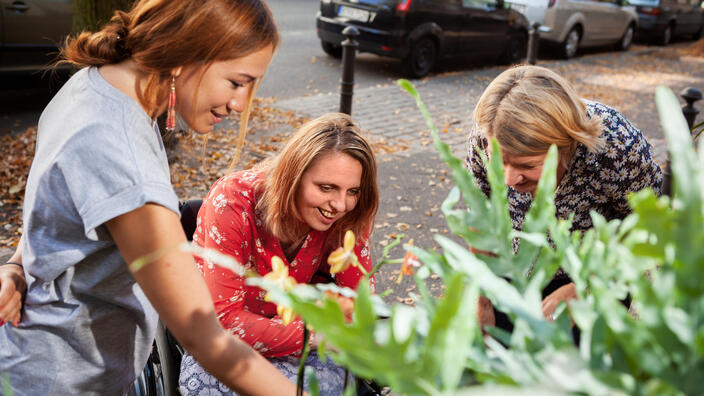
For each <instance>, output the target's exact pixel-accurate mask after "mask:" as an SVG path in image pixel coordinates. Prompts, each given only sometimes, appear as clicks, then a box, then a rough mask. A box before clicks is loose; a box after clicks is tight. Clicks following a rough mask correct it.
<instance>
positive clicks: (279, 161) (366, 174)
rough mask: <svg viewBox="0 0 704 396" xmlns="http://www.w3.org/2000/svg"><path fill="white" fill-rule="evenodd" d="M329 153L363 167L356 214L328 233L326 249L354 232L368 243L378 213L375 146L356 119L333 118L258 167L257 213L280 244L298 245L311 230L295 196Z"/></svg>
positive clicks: (305, 130) (309, 126)
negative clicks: (348, 233)
mask: <svg viewBox="0 0 704 396" xmlns="http://www.w3.org/2000/svg"><path fill="white" fill-rule="evenodd" d="M329 153H342V154H346V155H349V156H350V157H352V158H354V159H355V160H357V161H359V163H360V164H361V165H362V179H361V182H360V191H359V199H358V201H357V205H356V206H355V208H354V209H353V210H352V211H351V212H349V213H347V214H345V216H344V217H342V218H341V219H339V220H337V221H336V222H335V223H334V224H333V226H332V227H331V229H330V231H329V232H330V235H331V236H332V238H328V243H330V244H332V243H342V238H343V235H344V232H345V231H347V230H352V231H353V232H354V233H355V234H356V235H357V236H358V237H359V238H364V239H366V238H369V237H370V235H369V233H370V232H371V227H372V223H373V221H374V216H376V211H377V209H378V207H379V188H378V186H377V181H376V173H377V167H376V159H375V157H374V152H373V151H372V148H371V145H370V144H369V142H368V141H367V139H366V138H365V137H364V136H363V135H362V132H361V130H360V129H359V127H358V126H357V125H356V124H355V123H354V122H353V121H352V119H351V118H350V117H349V116H348V115H346V114H341V113H330V114H326V115H323V116H321V117H318V118H316V119H314V120H312V121H309V122H307V123H306V124H304V125H303V126H302V127H301V128H300V129H298V131H297V132H296V133H295V134H294V135H293V136H292V137H291V139H290V140H289V142H288V143H287V144H286V146H285V147H284V148H283V150H282V151H281V152H280V153H279V154H278V155H277V156H275V157H273V158H270V159H269V160H267V161H264V162H263V163H262V164H260V165H259V166H258V168H259V169H260V170H261V171H262V174H263V177H262V179H261V181H260V182H259V185H258V186H257V189H258V190H259V191H261V196H260V198H259V202H258V203H257V209H258V210H260V211H261V212H262V215H263V219H264V223H265V225H266V227H267V229H268V230H269V232H271V234H272V235H274V237H276V238H277V239H279V240H280V241H282V242H286V243H289V242H300V241H301V239H302V238H304V237H305V235H306V234H307V230H308V226H307V225H306V224H305V223H304V221H303V218H302V216H301V214H300V213H299V212H298V209H297V208H296V196H297V194H298V190H299V188H300V185H301V178H302V176H303V174H304V173H305V172H306V171H307V170H308V169H309V168H310V167H311V165H312V164H313V163H314V162H315V161H316V160H318V159H319V158H321V157H322V156H323V155H326V154H329Z"/></svg>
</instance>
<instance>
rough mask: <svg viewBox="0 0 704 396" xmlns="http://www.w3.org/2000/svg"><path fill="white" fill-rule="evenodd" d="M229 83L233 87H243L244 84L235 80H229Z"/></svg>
mask: <svg viewBox="0 0 704 396" xmlns="http://www.w3.org/2000/svg"><path fill="white" fill-rule="evenodd" d="M230 83H231V84H232V87H233V88H241V87H244V84H240V83H238V82H237V81H233V80H230Z"/></svg>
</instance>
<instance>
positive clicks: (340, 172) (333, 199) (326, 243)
mask: <svg viewBox="0 0 704 396" xmlns="http://www.w3.org/2000/svg"><path fill="white" fill-rule="evenodd" d="M378 202H379V197H378V187H377V182H376V160H375V158H374V154H373V152H372V149H371V147H370V145H369V143H368V142H367V140H366V139H365V138H364V137H363V136H362V134H361V132H360V130H359V128H358V127H357V125H355V124H354V123H353V122H352V120H351V119H350V118H349V116H347V115H344V114H328V115H324V116H322V117H319V118H317V119H315V120H313V121H310V122H308V123H307V124H305V125H304V126H303V127H301V129H299V130H298V132H297V133H296V134H295V135H294V136H293V137H292V138H291V140H290V141H289V142H288V144H287V145H286V147H285V148H284V149H283V150H282V151H281V153H280V154H279V155H277V156H276V157H274V158H271V159H269V160H267V161H265V162H263V163H262V164H261V165H260V166H258V167H256V168H255V169H252V170H247V171H242V172H236V173H232V174H230V175H228V176H225V177H223V178H222V179H220V180H218V181H217V182H216V183H215V185H214V186H213V187H212V188H211V190H210V192H209V193H208V196H207V197H206V198H205V200H204V201H203V206H202V207H201V210H200V212H199V213H198V223H197V224H198V225H197V228H196V231H195V234H194V236H193V241H194V243H197V244H199V245H200V246H202V247H206V248H212V249H217V250H219V251H220V252H222V253H225V254H228V255H230V256H233V257H235V258H237V259H238V260H239V261H240V262H241V263H242V264H243V265H245V267H246V268H247V269H248V270H252V271H256V272H257V273H259V274H260V275H265V274H267V273H269V272H271V259H272V257H274V256H278V257H280V258H281V259H282V260H283V261H284V263H285V264H286V265H287V266H288V270H289V274H290V276H292V277H293V278H295V280H296V282H297V283H313V281H314V276H315V274H316V273H319V272H324V273H328V274H329V266H328V264H327V257H328V255H329V254H330V253H331V252H332V251H333V250H334V249H335V248H337V247H339V246H341V245H342V238H343V235H344V232H345V231H346V230H352V231H353V232H354V233H355V234H356V235H359V236H361V237H360V238H359V239H358V241H357V244H356V246H355V253H356V254H357V257H358V258H359V262H360V264H361V265H363V266H364V267H365V268H366V269H367V270H368V271H369V270H371V268H372V263H371V257H370V251H369V234H370V230H371V226H372V222H373V219H374V216H375V214H376V211H377V207H378ZM197 262H198V265H199V266H200V270H201V272H202V273H203V276H204V278H205V280H206V283H207V284H208V287H209V289H210V293H211V296H212V298H213V302H214V303H215V309H216V312H217V314H218V317H219V319H220V322H221V323H222V325H223V326H224V327H225V328H226V329H228V330H229V331H230V332H232V334H234V335H236V336H238V337H240V338H241V339H242V340H244V341H245V342H247V343H248V344H250V345H251V346H252V347H254V349H256V350H257V351H258V352H259V353H261V354H262V355H263V356H265V357H267V358H270V360H271V361H272V363H274V365H275V366H276V367H277V368H279V370H281V371H282V372H283V373H284V374H285V375H287V376H288V377H289V378H290V379H293V378H295V375H296V369H297V366H298V362H297V359H295V357H294V356H295V355H298V354H300V352H301V348H302V338H303V323H302V321H301V320H300V319H296V320H294V321H293V322H291V323H289V324H288V325H284V324H283V323H282V320H281V318H280V317H279V316H277V315H276V306H275V305H274V304H273V303H270V302H266V301H265V300H264V295H265V292H264V291H263V290H261V289H259V288H258V287H254V286H248V285H246V284H245V281H244V278H243V277H242V276H239V275H236V274H234V273H233V272H231V271H229V270H227V269H224V268H222V267H218V266H213V265H210V263H206V262H204V261H203V260H202V259H198V260H197ZM361 278H362V273H361V272H360V271H359V269H357V268H355V267H353V266H351V267H349V268H348V269H347V270H345V271H342V272H340V273H338V274H335V275H334V279H335V283H337V284H338V285H340V286H346V287H350V288H356V287H357V283H358V282H359V280H360V279H361ZM370 282H371V286H372V287H374V281H373V279H372V280H370ZM319 342H320V340H319V339H318V337H317V336H316V335H315V334H313V336H312V337H311V345H312V347H313V348H315V347H316V346H317V345H318V344H319ZM307 364H308V365H310V366H312V367H314V368H315V369H316V371H317V375H318V380H319V382H320V387H321V394H341V393H342V386H343V384H344V370H341V369H340V368H339V367H336V366H334V364H332V363H331V361H329V360H328V362H327V363H326V364H323V363H321V362H320V361H319V360H318V359H317V355H316V354H315V353H311V355H310V356H309V361H307ZM204 374H205V376H204ZM180 382H181V390H182V392H184V394H197V393H199V392H201V391H203V390H206V389H207V390H217V391H218V392H223V391H224V392H225V393H227V392H228V391H229V390H228V389H226V388H225V387H223V386H222V384H219V383H218V382H217V381H216V380H215V379H214V378H213V377H211V376H210V375H208V374H207V373H206V372H205V371H204V370H203V369H202V368H201V367H200V366H199V365H198V364H197V363H196V362H195V360H194V359H192V358H191V357H190V356H188V355H187V356H185V357H184V359H183V363H182V368H181V381H180Z"/></svg>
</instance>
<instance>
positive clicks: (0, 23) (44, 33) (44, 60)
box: [0, 0, 73, 73]
mask: <svg viewBox="0 0 704 396" xmlns="http://www.w3.org/2000/svg"><path fill="white" fill-rule="evenodd" d="M72 17H73V11H72V1H71V0H0V73H17V72H20V73H23V72H31V71H36V70H40V69H43V68H45V67H46V66H47V65H48V64H49V63H51V62H52V60H53V59H54V58H55V57H56V54H57V52H58V49H59V45H61V43H62V42H63V40H64V38H65V37H66V35H67V34H69V33H71V24H72Z"/></svg>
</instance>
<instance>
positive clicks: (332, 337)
mask: <svg viewBox="0 0 704 396" xmlns="http://www.w3.org/2000/svg"><path fill="white" fill-rule="evenodd" d="M400 85H401V86H402V87H403V88H404V89H406V90H407V91H408V92H409V93H410V94H411V95H412V96H413V97H414V98H416V100H417V103H418V106H419V108H420V110H421V112H423V115H424V116H425V118H426V120H428V125H429V127H430V129H431V134H432V136H433V139H434V142H435V146H436V148H437V149H438V151H439V153H440V155H441V157H442V159H443V160H444V161H445V162H446V163H447V164H448V166H449V167H450V169H451V170H452V176H453V178H454V181H455V183H456V187H455V188H454V189H453V190H452V191H451V192H450V194H449V196H448V197H447V199H446V200H445V202H444V203H443V205H442V210H443V213H444V214H445V216H446V218H447V221H448V224H449V228H450V230H451V231H452V232H453V233H454V234H455V235H458V236H459V237H461V238H462V239H463V240H464V241H465V242H466V244H467V245H469V246H473V247H476V248H478V249H481V250H488V251H491V252H492V253H494V254H495V255H496V257H487V256H475V255H474V254H472V253H471V252H470V251H469V250H468V249H467V247H465V246H461V245H460V244H458V243H456V242H453V241H452V240H450V239H448V238H446V237H443V236H441V235H437V236H435V240H436V241H437V243H438V244H439V245H440V246H441V247H442V249H443V251H442V253H435V252H432V251H426V250H423V249H420V248H418V247H408V249H409V250H410V251H411V252H412V253H414V254H416V255H417V257H418V258H419V259H420V261H422V262H423V264H424V266H423V267H421V268H420V269H419V270H418V271H417V272H416V274H415V275H414V277H415V280H416V284H417V285H418V289H419V294H418V295H413V296H412V297H413V298H414V300H415V306H414V307H410V306H406V305H398V304H397V305H393V306H389V305H387V304H386V303H384V302H383V301H382V300H381V298H379V297H378V296H374V295H372V294H371V292H370V290H369V288H368V286H367V282H364V281H362V282H360V286H359V288H358V290H357V291H356V292H355V291H352V290H348V289H340V288H337V287H335V286H330V285H327V286H322V285H320V286H311V285H299V286H296V287H295V288H293V289H292V290H291V291H288V292H284V291H283V290H280V289H278V288H276V287H275V286H274V285H272V284H270V283H267V282H266V281H264V280H262V279H250V280H249V281H250V282H251V283H252V284H256V285H259V286H261V287H262V288H264V289H266V290H268V291H269V292H270V293H271V298H272V299H273V300H274V301H275V302H277V303H278V304H283V305H285V306H289V307H292V308H293V309H294V310H295V311H296V312H297V313H298V314H299V315H300V316H301V317H303V318H304V320H305V321H306V323H308V324H310V325H311V326H312V327H313V328H314V329H315V331H317V332H320V333H322V334H323V335H324V336H325V339H326V341H327V343H329V344H330V345H331V346H334V351H328V354H329V355H330V357H332V359H333V360H335V361H336V362H337V363H339V364H341V365H343V366H345V367H347V368H348V369H350V370H351V371H352V372H354V373H355V374H357V375H359V376H362V377H366V378H373V379H374V380H376V381H377V382H379V383H381V384H384V385H388V386H390V387H391V388H392V389H393V390H394V392H397V393H404V394H428V395H442V394H466V395H469V394H475V393H476V392H480V391H486V390H487V389H492V391H493V392H502V393H506V394H510V393H513V392H514V391H516V390H517V388H516V387H522V388H524V389H522V390H521V391H526V390H529V391H530V392H533V393H540V394H566V393H578V394H643V395H655V394H657V395H660V394H672V395H690V394H696V395H698V394H704V383H703V382H702V381H698V374H701V373H704V281H703V280H704V279H702V278H703V277H704V249H701V246H703V245H704V207H703V205H702V203H703V202H702V201H703V194H704V188H703V187H704V186H703V185H702V182H703V181H702V178H701V173H700V171H699V168H700V167H701V166H702V165H704V155H701V154H700V156H699V157H697V156H696V154H695V152H694V150H693V146H692V140H691V137H690V135H689V131H688V129H687V126H686V123H685V122H684V119H683V118H682V115H681V112H680V110H679V106H678V102H677V99H676V98H675V96H674V95H673V94H672V92H671V91H669V90H668V89H666V88H662V87H661V88H658V90H657V94H656V101H657V105H658V109H659V111H660V114H661V118H662V120H663V126H664V129H665V133H666V137H667V140H668V142H669V150H670V157H671V164H672V171H673V176H674V180H675V188H674V195H673V198H672V199H670V198H668V197H662V198H658V197H657V196H655V194H654V193H653V192H652V191H651V190H644V191H641V192H639V193H636V194H633V195H632V196H631V197H630V199H629V202H630V203H631V206H632V209H633V214H632V215H631V216H629V217H627V218H626V219H624V220H623V221H620V220H612V221H606V220H605V219H604V218H603V217H601V216H600V215H598V214H596V213H594V214H592V218H593V223H594V227H593V228H592V229H590V230H589V231H587V232H585V233H584V234H579V233H572V232H570V225H571V222H570V221H564V220H557V219H556V218H555V207H554V202H553V191H554V189H555V168H556V150H555V148H554V147H553V148H551V149H550V152H549V154H548V156H547V159H546V164H545V166H544V172H543V175H542V178H541V181H540V184H539V186H538V189H537V192H536V195H535V199H534V201H533V204H532V207H531V209H530V211H529V212H528V214H527V216H526V220H525V224H524V229H523V231H522V232H516V231H514V230H512V228H511V222H510V218H509V214H508V207H507V201H506V190H505V189H506V187H505V186H504V184H503V168H502V160H501V154H500V150H499V147H498V145H497V144H496V142H492V144H493V145H494V146H493V152H494V153H496V154H495V155H494V156H492V158H491V160H487V159H486V158H485V159H484V160H485V164H486V168H487V173H488V178H489V181H490V184H491V189H492V193H491V198H490V199H487V198H486V197H485V196H484V194H483V193H482V192H481V191H480V190H479V189H478V188H477V187H476V185H475V183H474V181H473V179H472V175H471V173H470V172H467V171H466V170H465V169H464V167H463V165H462V161H460V160H459V159H458V158H455V157H453V156H452V154H451V152H450V150H449V147H448V146H447V145H446V144H444V143H442V142H441V141H440V140H439V138H438V134H437V131H436V130H435V127H434V125H433V124H432V121H431V119H430V116H429V114H428V112H427V109H426V108H425V106H424V105H423V103H422V102H421V101H420V97H419V95H418V93H417V91H416V90H415V89H414V88H413V86H412V85H411V84H410V83H408V82H406V81H401V82H400ZM699 152H700V153H704V150H700V151H699ZM461 199H462V200H463V201H464V205H466V207H467V208H469V210H467V209H465V208H458V207H457V205H458V204H459V202H460V200H461ZM548 234H549V235H550V240H548V238H547V235H548ZM514 238H520V241H521V242H520V248H519V250H518V252H517V254H514V253H513V249H512V243H513V240H514ZM551 243H552V244H551ZM558 267H562V268H563V269H564V270H565V271H566V272H567V273H568V274H569V275H570V276H571V278H572V279H573V281H574V283H575V285H576V290H577V294H578V300H576V301H573V302H571V303H570V306H569V308H568V307H566V306H565V305H564V304H562V305H561V306H560V307H558V310H557V318H556V320H555V321H554V322H549V321H546V320H545V319H544V318H543V316H542V313H541V309H540V303H541V294H540V291H541V290H542V288H543V287H544V286H545V285H546V284H547V282H548V281H549V280H550V279H551V277H552V276H553V275H554V273H555V271H556V270H557V268H558ZM431 271H432V272H435V273H437V274H438V275H440V277H441V279H442V281H443V283H444V294H443V296H442V297H440V298H434V297H432V296H431V295H430V293H429V292H428V290H427V288H426V287H425V280H426V279H427V277H428V276H429V275H430V273H431ZM506 279H510V282H509V281H507V280H506ZM325 290H333V291H336V292H339V293H341V294H343V295H347V296H355V297H356V301H357V302H356V306H355V312H354V316H353V320H352V322H351V323H348V322H346V320H345V317H344V315H343V312H342V310H341V309H340V307H339V306H338V305H337V303H336V302H334V301H333V300H330V299H327V298H325V296H324V291H325ZM480 294H483V295H486V296H487V297H489V298H490V299H491V300H492V302H493V304H494V305H495V306H497V308H499V309H500V310H502V311H504V312H507V313H508V315H509V317H510V318H511V320H512V321H513V322H514V325H515V328H514V331H513V332H512V333H511V334H508V333H505V332H503V331H500V330H498V329H493V330H491V331H490V334H491V336H490V337H483V336H482V333H481V331H480V330H479V327H478V325H477V323H476V319H475V317H476V306H477V298H478V296H479V295H480ZM628 294H630V295H631V296H632V298H633V301H634V307H635V311H636V312H637V315H638V317H637V318H636V317H634V315H633V314H631V313H629V311H628V310H627V309H626V307H624V306H623V305H622V304H621V302H620V300H623V299H624V298H625V297H626V296H627V295H628ZM380 317H388V318H387V319H379V318H380ZM573 324H576V325H577V326H578V327H579V328H580V330H581V343H580V345H579V346H575V345H574V343H573V339H572V333H571V328H572V326H573ZM505 345H506V346H505ZM325 349H326V348H325V347H324V346H323V348H322V350H321V351H320V352H321V354H322V355H323V356H325Z"/></svg>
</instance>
